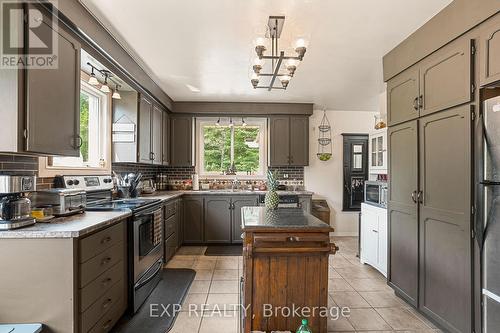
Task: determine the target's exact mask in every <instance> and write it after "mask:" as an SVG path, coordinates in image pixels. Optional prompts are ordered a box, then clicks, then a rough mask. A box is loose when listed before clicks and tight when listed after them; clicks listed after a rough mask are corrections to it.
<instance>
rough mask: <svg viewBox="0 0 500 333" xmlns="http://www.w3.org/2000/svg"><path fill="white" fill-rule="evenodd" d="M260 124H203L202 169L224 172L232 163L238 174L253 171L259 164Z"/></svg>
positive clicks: (211, 171)
mask: <svg viewBox="0 0 500 333" xmlns="http://www.w3.org/2000/svg"><path fill="white" fill-rule="evenodd" d="M259 138H260V127H259V126H250V125H248V126H232V127H230V126H216V125H204V126H203V143H204V156H203V158H204V169H205V171H206V172H210V173H219V174H220V173H223V172H224V171H226V170H228V169H229V167H230V166H231V164H232V163H234V165H235V167H236V170H237V172H238V173H251V174H254V173H256V172H258V171H259V166H260V149H261V148H260V142H259Z"/></svg>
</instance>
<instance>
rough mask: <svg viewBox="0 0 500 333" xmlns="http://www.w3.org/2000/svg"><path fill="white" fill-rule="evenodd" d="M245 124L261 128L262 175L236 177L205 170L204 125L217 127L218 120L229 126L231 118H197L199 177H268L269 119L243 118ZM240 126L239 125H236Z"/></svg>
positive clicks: (260, 154) (197, 171)
mask: <svg viewBox="0 0 500 333" xmlns="http://www.w3.org/2000/svg"><path fill="white" fill-rule="evenodd" d="M243 118H244V119H245V122H246V123H247V124H248V125H250V126H259V127H260V131H259V141H260V142H261V143H260V149H259V169H260V170H262V174H260V173H259V174H255V175H245V174H236V175H223V174H221V173H218V172H207V171H205V170H204V165H205V158H204V142H203V141H204V135H203V134H204V133H203V126H204V125H215V124H216V123H217V120H218V119H220V121H221V123H222V125H223V126H227V125H226V124H227V123H229V120H230V117H221V118H219V117H203V118H196V122H195V126H196V130H195V133H196V143H197V144H196V173H197V174H198V175H199V177H202V178H207V179H234V178H235V177H236V178H239V179H262V178H265V177H266V173H267V158H268V155H267V150H268V145H267V140H268V131H267V126H268V125H267V123H268V122H267V118H264V117H243ZM232 119H233V121H237V120H240V119H241V117H232ZM236 125H238V124H236Z"/></svg>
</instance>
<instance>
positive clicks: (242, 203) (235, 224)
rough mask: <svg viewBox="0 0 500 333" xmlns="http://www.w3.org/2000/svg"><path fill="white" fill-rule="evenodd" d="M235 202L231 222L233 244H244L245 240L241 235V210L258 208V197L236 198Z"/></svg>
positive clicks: (234, 198) (233, 200)
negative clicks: (243, 208)
mask: <svg viewBox="0 0 500 333" xmlns="http://www.w3.org/2000/svg"><path fill="white" fill-rule="evenodd" d="M232 202H233V205H232V206H233V216H232V220H231V225H232V230H231V234H232V243H242V242H243V239H242V238H241V234H242V233H243V231H242V230H241V208H242V207H253V206H258V197H256V196H234V197H233V199H232Z"/></svg>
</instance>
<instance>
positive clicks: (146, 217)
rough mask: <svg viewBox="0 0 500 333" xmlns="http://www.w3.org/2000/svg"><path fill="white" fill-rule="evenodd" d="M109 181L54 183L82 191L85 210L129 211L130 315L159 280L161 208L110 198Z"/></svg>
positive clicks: (152, 201) (69, 179)
mask: <svg viewBox="0 0 500 333" xmlns="http://www.w3.org/2000/svg"><path fill="white" fill-rule="evenodd" d="M110 179H111V177H110V176H88V177H71V176H62V177H60V178H59V179H58V180H57V184H61V185H64V186H65V187H69V188H82V189H85V190H86V191H87V207H86V210H87V211H114V210H124V209H130V210H131V211H132V216H131V218H130V220H129V223H128V227H127V228H128V249H129V253H128V260H129V263H128V270H129V300H130V301H129V304H130V312H132V313H135V312H137V310H138V309H139V307H140V306H141V305H142V304H143V303H144V301H145V300H146V299H147V298H148V296H149V295H150V294H151V292H152V291H153V289H154V288H155V287H156V285H157V284H158V282H159V281H160V280H161V276H162V275H161V272H162V268H163V253H164V251H163V242H162V238H163V208H162V204H161V200H158V199H142V198H134V199H113V198H112V193H111V190H112V189H113V182H112V181H110ZM68 183H69V185H68Z"/></svg>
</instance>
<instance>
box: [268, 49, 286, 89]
mask: <svg viewBox="0 0 500 333" xmlns="http://www.w3.org/2000/svg"><path fill="white" fill-rule="evenodd" d="M284 55H285V52H283V51H281V53H280V57H279V59H278V62H277V63H276V67H274V73H273V77H272V78H271V83H269V89H268V91H271V89H272V88H273V86H274V81H276V77H277V76H278V72H279V70H280V66H281V62H282V61H283V57H284Z"/></svg>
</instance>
